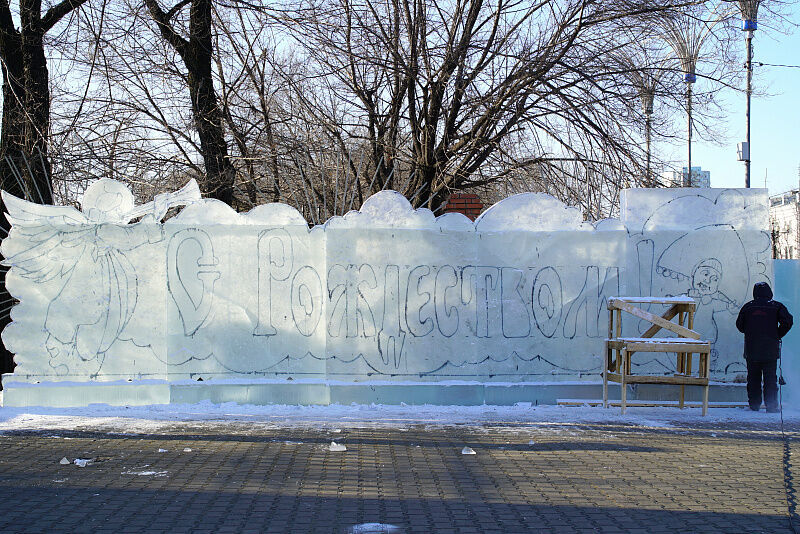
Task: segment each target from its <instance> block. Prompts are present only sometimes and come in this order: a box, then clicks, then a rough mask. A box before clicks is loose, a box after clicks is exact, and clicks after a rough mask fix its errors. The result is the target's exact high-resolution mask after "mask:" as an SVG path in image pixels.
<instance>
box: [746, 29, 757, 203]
mask: <svg viewBox="0 0 800 534" xmlns="http://www.w3.org/2000/svg"><path fill="white" fill-rule="evenodd" d="M748 22H752V23H753V24H752V26H753V29H755V27H756V23H755V21H748V20H746V21H744V26H747V23H748ZM744 39H745V41H746V42H747V63H746V65H745V68H746V69H747V108H746V111H745V115H746V116H747V127H746V129H745V141H744V142H745V146H747V150H746V152H745V153H744V154H743V157H744V186H745V187H750V154H751V148H750V147H751V145H750V97H751V96H752V94H753V30H746V31H745V36H744Z"/></svg>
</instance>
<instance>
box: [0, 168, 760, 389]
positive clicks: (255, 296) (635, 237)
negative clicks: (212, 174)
mask: <svg viewBox="0 0 800 534" xmlns="http://www.w3.org/2000/svg"><path fill="white" fill-rule="evenodd" d="M3 198H4V199H5V202H6V206H7V208H8V212H9V213H8V217H9V220H10V221H11V223H12V229H11V232H10V234H9V236H8V237H7V238H6V239H5V240H4V241H3V243H2V252H3V256H4V258H5V260H4V262H5V265H8V266H10V267H11V270H10V272H9V274H8V277H7V287H8V289H9V291H10V292H11V294H12V295H13V296H14V297H16V298H17V299H19V301H20V302H19V304H18V305H17V306H16V307H15V308H14V309H13V312H12V318H13V322H12V323H11V325H10V326H8V327H7V328H6V330H5V331H4V332H3V340H4V342H5V344H6V346H7V347H8V348H9V349H10V350H11V351H12V352H14V353H15V354H16V362H17V363H18V367H17V369H16V370H15V373H14V375H13V378H14V380H16V381H27V382H37V381H57V380H71V381H93V380H94V381H108V380H118V379H147V378H153V379H160V380H166V381H170V382H174V381H178V380H188V379H191V380H197V379H200V378H202V379H203V380H204V381H208V380H212V381H213V380H214V379H217V380H219V379H243V378H246V379H270V380H286V379H288V378H292V379H293V380H298V379H304V378H305V379H315V380H335V381H342V382H344V383H354V382H365V381H366V382H370V381H382V382H385V381H389V382H398V383H399V382H404V381H405V382H407V381H415V382H429V383H440V382H442V381H452V380H460V381H464V380H467V381H477V382H480V383H489V382H520V381H529V382H533V381H535V382H547V381H550V382H556V381H564V380H570V381H574V380H597V373H598V372H599V369H600V358H601V353H602V347H603V339H604V338H605V336H606V320H607V311H606V309H605V304H606V300H607V299H608V297H610V296H614V295H620V294H625V295H679V294H685V295H689V296H692V297H693V298H695V299H696V300H697V301H698V304H699V308H698V313H697V316H696V317H697V318H696V322H695V326H696V328H697V329H698V330H699V331H700V332H701V333H702V334H703V335H704V336H705V337H707V338H708V339H711V340H712V342H713V343H714V354H713V360H712V372H713V375H714V378H717V379H721V380H726V379H731V378H732V377H733V376H735V375H736V374H737V373H739V372H741V371H742V370H743V369H744V367H743V363H742V361H741V339H740V337H739V336H738V334H737V333H736V332H735V330H734V328H733V319H734V318H735V315H734V313H735V311H736V310H738V307H739V306H741V304H742V303H743V302H744V300H745V299H746V297H747V292H748V288H749V287H752V284H753V283H754V282H756V281H760V280H767V281H769V280H770V278H771V266H770V264H769V261H768V258H769V235H768V233H767V232H766V229H767V208H766V202H767V195H766V191H765V190H720V189H667V190H629V191H626V192H625V194H624V197H623V206H622V211H621V218H620V220H606V221H601V222H600V223H597V224H596V225H592V224H590V223H588V222H584V221H582V220H581V218H580V214H579V213H578V211H577V210H575V209H574V208H568V207H566V206H565V205H564V204H562V203H561V202H558V201H557V200H555V199H554V198H552V197H550V196H548V195H543V194H524V195H517V196H514V197H511V198H509V199H506V200H504V201H502V202H500V203H498V204H496V205H495V206H493V207H491V208H490V209H489V210H487V212H485V213H484V215H482V216H481V217H480V218H479V219H478V220H477V221H476V222H475V223H472V222H471V221H469V220H468V219H467V218H466V217H464V216H461V215H458V214H447V215H444V216H440V217H438V218H437V217H434V215H433V214H432V213H431V212H430V211H429V210H426V209H416V210H415V209H413V208H412V206H411V205H410V204H409V203H408V201H407V200H406V199H405V198H404V197H403V196H402V195H400V194H398V193H395V192H391V191H384V192H381V193H379V194H377V195H375V196H373V197H371V198H370V199H368V200H367V201H366V202H365V203H364V205H363V207H362V208H361V209H360V210H359V211H354V212H351V213H348V214H347V215H345V216H343V217H335V218H333V219H331V220H330V221H328V222H327V223H326V224H325V225H323V226H318V227H315V228H312V229H309V228H308V226H307V224H306V222H305V221H304V219H303V217H302V216H301V215H300V214H299V213H298V212H297V211H296V210H294V209H293V208H290V207H289V206H285V205H282V204H267V205H264V206H259V207H257V208H255V209H253V210H251V211H250V212H248V213H243V214H240V213H236V212H235V211H234V210H233V209H231V208H230V207H229V206H226V205H224V204H222V203H220V202H218V201H214V200H201V199H200V198H199V192H198V191H197V188H196V184H194V183H193V182H192V183H190V184H189V185H187V186H186V187H184V188H183V189H181V190H180V191H177V192H175V193H170V194H166V195H159V196H157V197H156V198H155V200H154V201H153V202H151V203H149V204H146V205H144V206H139V207H136V206H134V204H133V197H132V195H131V193H130V191H128V189H127V188H126V187H125V186H124V185H122V184H120V183H118V182H113V181H111V180H100V181H98V182H95V183H93V184H92V185H91V186H90V187H89V189H88V190H87V192H86V195H85V196H84V199H83V203H82V211H77V210H75V209H74V208H71V207H63V206H40V205H36V204H31V203H29V202H25V201H23V200H20V199H17V198H14V197H13V196H11V195H8V194H5V193H4V197H3ZM177 205H186V207H185V208H184V209H183V210H182V211H181V212H180V213H179V214H178V215H177V216H175V217H173V218H171V219H169V220H168V221H167V222H165V223H161V222H160V220H161V218H162V217H163V216H164V214H165V213H166V210H167V209H168V208H169V207H172V206H177ZM138 217H141V220H140V221H139V222H136V223H133V224H130V221H131V220H134V219H135V218H138ZM654 311H655V310H654ZM673 360H674V358H672V357H669V356H668V355H664V356H663V357H662V356H659V355H654V357H653V358H651V359H648V360H647V361H644V360H642V361H640V362H638V364H639V365H642V366H643V367H646V368H647V370H648V371H649V372H651V373H652V372H664V373H670V372H673V370H674V369H673V366H674V361H673Z"/></svg>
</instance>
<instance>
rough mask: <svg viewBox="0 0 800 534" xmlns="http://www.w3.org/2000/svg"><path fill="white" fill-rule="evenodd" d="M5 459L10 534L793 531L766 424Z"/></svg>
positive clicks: (265, 438) (320, 436)
mask: <svg viewBox="0 0 800 534" xmlns="http://www.w3.org/2000/svg"><path fill="white" fill-rule="evenodd" d="M798 430H800V425H798V424H796V423H795V425H794V428H790V429H789V431H790V435H791V438H792V439H793V440H800V433H799V432H798ZM331 441H336V442H337V443H341V444H344V445H345V446H346V447H347V450H346V451H343V452H332V451H330V450H329V447H330V443H331ZM795 443H800V442H797V441H795V442H791V443H790V448H791V450H794V448H795V447H797V445H796V444H795ZM465 446H469V447H471V448H472V449H473V450H474V451H475V454H474V455H465V454H462V449H463V447H465ZM0 447H2V455H0V532H48V533H49V532H70V533H72V532H126V533H127V532H176V533H177V532H198V533H199V532H214V533H217V532H219V533H222V532H276V533H277V532H300V533H305V532H313V533H316V532H320V533H323V532H331V533H342V534H345V533H350V532H354V533H356V532H361V533H364V532H394V533H412V532H424V533H428V532H435V533H451V532H452V533H465V534H466V533H473V532H474V533H478V532H481V533H482V532H497V533H523V532H553V533H556V532H559V533H560V532H631V533H634V532H641V533H656V532H769V533H779V532H791V529H790V525H789V521H788V515H787V504H786V499H785V495H784V486H783V476H784V472H783V467H782V458H783V454H784V445H783V441H782V438H781V433H780V431H779V427H778V426H777V424H776V422H775V420H774V418H773V419H772V420H771V422H765V423H764V424H757V425H752V424H746V425H745V424H741V423H717V424H705V425H704V424H703V423H698V424H694V423H692V424H691V425H688V424H687V423H685V422H682V423H676V426H674V427H659V428H650V427H643V426H636V425H632V424H631V425H629V424H623V423H619V422H614V423H590V424H587V423H563V424H558V423H518V422H509V423H491V424H462V425H438V426H431V425H427V426H426V425H407V426H397V425H396V426H388V427H382V428H344V427H343V428H342V429H341V430H340V431H339V432H336V431H335V430H334V429H333V427H326V428H292V427H283V428H282V427H279V426H278V427H276V426H275V425H258V424H248V423H245V422H236V423H230V422H226V423H214V422H208V423H199V422H175V423H170V424H168V425H165V426H164V427H163V428H161V429H159V431H158V432H154V433H148V434H134V433H115V432H108V431H103V430H100V429H97V428H91V427H81V428H79V429H72V430H69V431H67V430H60V431H57V432H54V431H35V432H34V431H25V432H22V431H5V432H3V433H1V434H0ZM159 451H161V452H159ZM62 457H67V458H68V459H69V460H70V461H72V460H74V459H75V458H91V459H93V460H92V462H91V463H90V464H89V465H88V466H86V467H83V468H81V467H78V466H76V465H74V464H72V463H71V464H68V465H62V464H60V463H59V460H61V458H62ZM797 470H798V473H800V465H798V467H797ZM370 523H372V524H381V525H380V526H378V525H372V526H369V525H367V524H370ZM359 525H361V526H359ZM390 525H392V526H394V527H395V528H394V529H392V528H391V527H390ZM797 528H798V529H800V525H798V527H797Z"/></svg>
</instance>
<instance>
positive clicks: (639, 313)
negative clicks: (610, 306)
mask: <svg viewBox="0 0 800 534" xmlns="http://www.w3.org/2000/svg"><path fill="white" fill-rule="evenodd" d="M617 305H618V306H619V309H621V310H623V311H625V312H628V313H630V314H631V315H633V316H634V317H638V318H639V319H644V320H645V321H649V322H651V323H653V324H655V325H658V326H660V327H661V328H663V329H665V330H669V331H670V332H674V333H675V334H678V335H679V336H681V337H688V338H691V339H700V334H699V333H697V332H695V331H694V330H689V329H688V328H685V327H683V326H681V325H678V324H675V323H673V322H670V321H667V320H666V319H664V318H663V317H661V316H660V315H655V314H653V313H650V312H646V311H644V310H642V309H639V308H637V307H636V306H633V305H632V304H628V303H627V302H618V303H617Z"/></svg>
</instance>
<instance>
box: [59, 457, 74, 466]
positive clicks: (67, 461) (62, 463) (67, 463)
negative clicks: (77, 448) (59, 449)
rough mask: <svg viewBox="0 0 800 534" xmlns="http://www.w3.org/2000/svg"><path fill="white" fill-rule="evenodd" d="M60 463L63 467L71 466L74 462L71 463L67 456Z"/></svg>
mask: <svg viewBox="0 0 800 534" xmlns="http://www.w3.org/2000/svg"><path fill="white" fill-rule="evenodd" d="M58 463H60V464H61V465H69V464H71V463H72V462H70V461H69V460H67V457H66V456H64V457H63V458H62V459H61V461H60V462H58Z"/></svg>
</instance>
